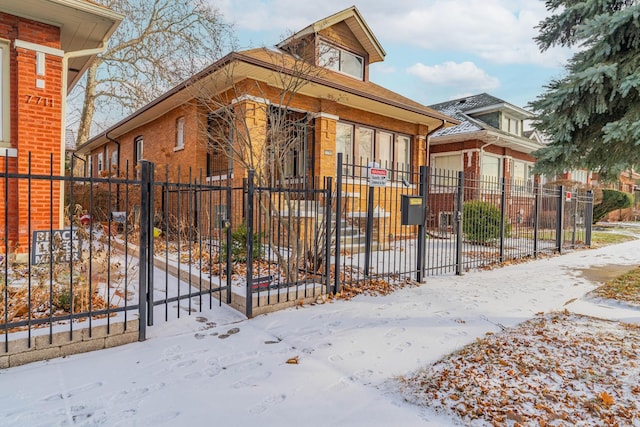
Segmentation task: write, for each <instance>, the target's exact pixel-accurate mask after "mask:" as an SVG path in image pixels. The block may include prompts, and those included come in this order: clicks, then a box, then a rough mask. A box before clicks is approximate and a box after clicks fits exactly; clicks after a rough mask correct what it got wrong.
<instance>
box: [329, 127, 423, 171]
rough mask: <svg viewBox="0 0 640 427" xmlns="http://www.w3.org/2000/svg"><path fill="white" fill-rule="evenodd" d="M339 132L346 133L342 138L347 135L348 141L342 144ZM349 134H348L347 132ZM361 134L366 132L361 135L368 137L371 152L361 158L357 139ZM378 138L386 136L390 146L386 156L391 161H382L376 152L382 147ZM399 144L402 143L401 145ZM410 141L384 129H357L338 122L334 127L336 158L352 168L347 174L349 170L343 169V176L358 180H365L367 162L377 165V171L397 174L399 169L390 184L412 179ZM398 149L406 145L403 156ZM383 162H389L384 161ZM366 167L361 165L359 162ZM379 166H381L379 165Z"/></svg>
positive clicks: (400, 134) (403, 135) (410, 139)
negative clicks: (378, 167) (338, 156)
mask: <svg viewBox="0 0 640 427" xmlns="http://www.w3.org/2000/svg"><path fill="white" fill-rule="evenodd" d="M341 128H342V129H343V131H344V132H345V135H347V134H348V133H350V138H348V140H347V139H345V140H344V141H342V140H341V138H340V137H341V135H343V132H342V131H341ZM347 130H348V132H347ZM361 130H363V131H366V132H364V133H366V134H368V135H370V136H371V137H370V140H369V142H370V144H371V146H370V147H369V148H370V149H371V150H373V152H372V153H369V154H363V153H362V152H360V150H361V149H362V147H361V146H360V140H359V137H360V135H361V132H360V131H361ZM381 136H387V137H389V139H390V140H388V141H385V142H387V143H390V144H391V146H390V147H388V148H389V153H388V154H389V155H390V156H391V157H392V158H391V159H384V160H383V159H381V158H380V157H379V151H378V150H379V149H380V147H381V144H382V141H381V139H380V137H381ZM400 141H402V143H401V142H400ZM405 141H406V144H405ZM412 141H413V138H412V137H411V135H407V134H403V133H398V132H391V131H388V130H386V129H380V128H376V127H372V126H366V125H359V124H355V123H350V122H341V121H338V122H337V123H336V154H337V153H342V154H343V162H344V163H345V164H349V165H353V166H355V167H354V168H353V169H354V170H350V169H348V168H346V167H345V168H343V170H344V174H345V175H347V176H358V177H366V174H367V164H368V163H370V162H375V163H378V165H379V166H380V167H384V168H388V169H390V170H393V171H399V170H400V168H402V171H401V172H400V173H397V174H396V176H389V178H390V180H392V181H399V180H402V179H404V180H406V181H410V177H411V166H412V162H411V147H412ZM401 145H406V153H401V152H400V149H399V147H400V146H401ZM402 154H405V155H404V158H402V159H400V158H399V157H400V156H401V155H402ZM385 160H388V162H387V161H385ZM361 161H362V163H365V164H360V162H361ZM381 162H382V164H381Z"/></svg>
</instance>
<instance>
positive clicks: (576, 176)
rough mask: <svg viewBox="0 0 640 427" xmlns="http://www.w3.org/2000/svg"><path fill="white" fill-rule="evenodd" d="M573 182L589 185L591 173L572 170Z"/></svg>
mask: <svg viewBox="0 0 640 427" xmlns="http://www.w3.org/2000/svg"><path fill="white" fill-rule="evenodd" d="M570 174H571V181H576V182H579V183H580V184H585V185H586V184H587V180H588V179H589V172H587V171H585V170H572V171H571V172H570Z"/></svg>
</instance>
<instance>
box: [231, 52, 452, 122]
mask: <svg viewBox="0 0 640 427" xmlns="http://www.w3.org/2000/svg"><path fill="white" fill-rule="evenodd" d="M237 59H238V60H240V61H245V62H253V63H254V64H255V65H260V66H263V67H266V68H271V69H273V70H274V71H280V72H287V71H289V72H294V71H293V70H294V67H295V61H296V59H295V58H294V57H292V56H291V55H289V54H287V53H283V52H280V51H274V50H269V49H266V48H256V49H249V50H244V51H241V52H238V53H237ZM252 60H254V61H252ZM255 61H257V63H256V62H255ZM275 67H277V68H275ZM310 67H311V70H310V76H309V80H311V81H312V82H314V83H318V84H321V85H325V86H333V87H335V88H337V89H340V90H344V91H345V92H350V93H354V94H356V95H359V96H363V97H366V98H370V99H373V100H376V101H379V102H383V103H387V104H390V105H394V106H397V107H399V108H404V109H407V110H410V111H413V112H416V113H420V114H424V115H426V116H430V117H434V118H438V119H441V120H446V121H447V122H449V123H453V124H455V120H452V119H451V117H449V116H446V115H444V114H442V113H440V112H439V111H436V110H434V109H432V108H429V107H427V106H425V105H423V104H420V103H418V102H416V101H413V100H412V99H409V98H407V97H405V96H402V95H400V94H398V93H396V92H393V91H391V90H389V89H386V88H384V87H382V86H379V85H377V84H375V83H372V82H370V81H363V80H359V79H356V78H353V77H351V76H348V75H346V74H343V73H340V72H337V71H333V70H329V69H326V68H321V67H317V66H311V65H310Z"/></svg>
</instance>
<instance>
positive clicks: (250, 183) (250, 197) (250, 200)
mask: <svg viewBox="0 0 640 427" xmlns="http://www.w3.org/2000/svg"><path fill="white" fill-rule="evenodd" d="M254 177H255V171H254V170H250V171H249V176H248V179H247V293H246V304H247V306H246V309H245V312H246V315H247V317H248V318H249V319H251V318H252V317H253V293H252V289H251V288H252V286H253V283H252V282H253V207H254V202H255V200H254V193H255V188H254Z"/></svg>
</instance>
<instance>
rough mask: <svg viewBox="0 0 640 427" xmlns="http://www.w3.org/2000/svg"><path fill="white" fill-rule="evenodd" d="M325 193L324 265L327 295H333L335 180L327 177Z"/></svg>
mask: <svg viewBox="0 0 640 427" xmlns="http://www.w3.org/2000/svg"><path fill="white" fill-rule="evenodd" d="M325 179H326V185H325V189H324V191H325V192H326V198H325V203H326V206H325V214H324V218H325V232H324V234H325V239H324V263H325V264H324V265H325V267H324V268H325V275H326V277H325V283H326V285H327V294H330V293H331V205H332V203H333V200H332V197H331V196H332V194H331V193H332V192H333V178H332V177H327V178H325Z"/></svg>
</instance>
